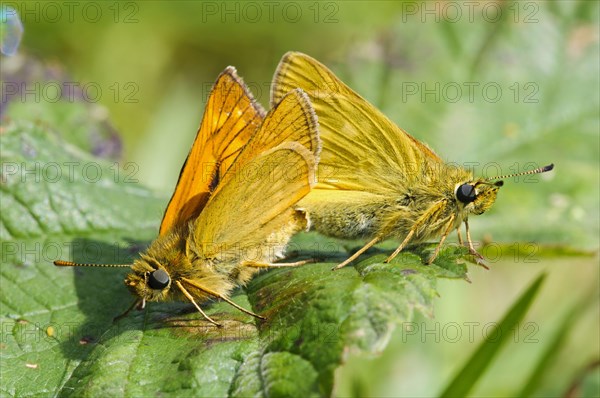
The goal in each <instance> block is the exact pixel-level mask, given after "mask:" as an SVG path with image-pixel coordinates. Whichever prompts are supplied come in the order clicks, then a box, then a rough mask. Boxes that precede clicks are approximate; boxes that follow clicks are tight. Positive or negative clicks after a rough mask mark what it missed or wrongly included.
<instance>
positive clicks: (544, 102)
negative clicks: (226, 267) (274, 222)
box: [2, 1, 600, 396]
mask: <svg viewBox="0 0 600 398" xmlns="http://www.w3.org/2000/svg"><path fill="white" fill-rule="evenodd" d="M75 3H76V4H75ZM75 3H69V2H65V3H63V2H4V4H8V5H11V6H13V7H14V8H15V9H17V11H19V13H20V14H21V19H22V20H23V24H24V27H25V34H24V38H23V42H22V44H21V47H20V49H19V53H18V54H17V55H16V56H14V57H11V58H6V57H3V59H2V62H3V68H2V69H3V70H2V74H3V88H2V89H3V94H2V97H3V107H4V109H3V117H5V118H6V117H9V118H15V119H17V118H28V119H33V120H39V121H42V122H46V123H49V124H51V125H55V126H56V127H57V130H58V131H59V132H60V131H61V129H60V126H61V124H64V125H67V122H71V123H72V122H73V121H72V120H69V121H65V120H61V119H60V116H56V115H61V114H62V113H61V112H60V109H61V106H64V104H65V103H69V102H73V101H69V98H65V95H66V93H65V92H63V93H62V94H63V98H62V99H61V100H60V101H50V100H49V97H50V94H48V93H44V91H43V87H44V86H43V84H44V83H43V82H44V81H46V82H47V81H52V79H58V78H59V77H60V79H61V80H63V81H68V82H71V83H73V84H74V85H75V86H79V87H84V88H86V89H87V90H89V91H87V92H86V91H85V90H84V94H85V97H84V101H83V102H84V103H85V106H87V107H91V108H92V110H93V114H95V115H97V117H98V118H99V119H102V120H104V121H105V122H106V126H107V127H106V131H109V132H111V131H117V132H118V134H119V135H120V137H121V138H122V150H120V145H119V143H118V141H117V142H116V143H114V148H112V149H110V150H106V151H105V152H102V151H100V152H101V154H103V155H105V156H108V157H113V158H116V159H118V160H119V161H121V162H123V164H124V163H125V162H134V163H135V164H137V166H138V167H139V168H138V169H136V170H137V172H136V174H135V177H136V178H138V179H139V180H140V182H141V183H142V184H145V185H148V186H150V187H152V188H154V189H156V190H157V191H160V192H163V193H164V196H165V203H166V200H167V198H168V196H169V193H170V192H171V190H172V189H173V186H174V184H175V182H176V179H177V175H178V173H179V169H180V167H181V164H182V162H183V159H184V158H185V155H186V153H187V151H188V150H189V146H190V144H191V142H192V140H193V139H194V136H195V133H196V129H197V126H198V124H199V122H200V119H201V116H202V109H203V103H204V101H205V99H206V97H207V95H208V92H209V90H210V87H211V85H212V83H213V81H214V79H215V78H216V77H217V75H218V73H219V72H220V71H221V70H223V69H224V68H225V67H226V66H227V65H234V66H235V67H236V68H237V70H238V73H239V74H240V76H242V77H243V78H244V80H245V81H246V83H247V84H248V85H249V86H250V88H251V90H252V91H253V92H254V94H255V96H256V97H257V98H258V100H259V101H260V102H261V103H262V104H263V105H265V106H268V100H269V85H270V79H271V76H272V74H273V72H274V70H275V67H276V65H277V63H278V61H279V59H280V58H281V56H282V55H283V54H284V53H285V52H286V51H290V50H295V51H302V52H305V53H307V54H309V55H311V56H313V57H315V58H317V59H318V60H320V61H321V62H323V63H325V64H326V65H328V66H329V67H331V68H332V69H333V70H334V71H335V72H336V73H337V74H338V75H339V76H340V77H341V78H342V80H344V81H345V82H346V83H348V84H349V85H350V86H351V87H352V88H354V89H355V90H356V91H358V92H359V93H360V94H361V95H363V96H364V97H366V98H367V99H369V100H370V101H372V102H373V103H374V104H375V105H377V106H378V107H379V108H380V109H381V110H382V111H383V112H384V113H385V114H387V115H388V116H389V117H390V118H391V119H392V120H393V121H395V122H396V123H397V124H398V125H400V126H401V127H403V128H404V129H405V130H407V131H408V132H409V133H411V134H412V135H414V136H415V137H416V138H418V139H421V140H423V141H425V142H427V143H428V144H429V145H430V146H431V147H432V148H434V150H436V152H437V153H438V154H440V155H441V156H442V157H443V158H444V159H447V160H448V161H451V162H457V163H461V164H466V165H473V166H474V167H475V171H476V174H485V175H487V176H492V175H495V174H500V173H503V174H505V173H511V172H515V171H522V170H525V169H527V168H532V167H533V165H534V164H535V165H538V166H541V165H543V164H547V163H551V162H553V163H555V165H556V168H555V171H553V172H552V173H547V174H546V175H542V176H537V177H534V178H531V179H523V178H521V179H520V180H519V181H516V182H515V183H512V182H510V181H509V182H508V183H507V184H506V185H505V187H504V188H503V189H502V192H501V193H500V194H499V198H498V200H497V203H496V204H495V206H494V208H493V209H492V211H490V212H489V214H486V215H484V216H483V217H478V218H476V219H474V220H473V221H472V222H471V224H472V229H473V233H474V238H475V239H476V240H478V241H486V242H488V243H490V242H491V243H492V244H490V245H488V246H487V247H485V248H484V249H483V253H484V254H486V255H487V256H488V257H489V258H492V260H491V268H492V270H491V271H484V270H482V269H479V268H475V269H473V270H472V271H471V279H472V282H473V283H472V284H470V285H467V284H464V283H460V282H456V281H441V282H440V286H439V289H440V295H441V297H440V299H439V300H438V303H437V304H436V313H435V318H434V319H426V318H419V319H417V320H416V322H415V323H414V324H411V325H408V326H409V327H410V328H409V329H408V330H406V329H405V328H398V330H397V331H396V332H395V333H394V334H393V335H392V336H390V345H389V346H388V347H387V349H386V350H385V351H384V352H383V353H382V355H381V356H378V357H376V358H364V357H355V356H352V355H351V354H350V355H349V357H348V364H347V365H346V366H345V367H344V368H342V369H341V370H340V371H339V373H338V377H339V385H338V387H337V390H336V394H338V395H340V396H347V395H371V396H375V395H376V396H431V395H434V394H436V393H439V391H440V390H441V389H442V388H443V387H444V386H445V385H446V383H447V382H448V380H449V379H450V378H451V377H452V376H453V374H454V373H455V372H456V371H457V370H458V369H459V368H460V367H461V366H462V364H463V363H464V362H465V361H466V360H467V359H468V356H469V354H470V353H471V352H472V351H473V350H474V349H475V348H476V346H477V344H478V342H480V341H481V340H482V339H483V338H484V337H485V330H486V327H487V326H488V325H490V324H491V323H493V322H496V321H498V319H499V318H500V317H501V315H502V314H503V313H504V311H505V310H506V309H507V308H508V307H509V306H510V303H512V301H513V300H514V299H515V298H516V297H517V296H518V295H519V294H520V292H521V291H522V290H523V289H524V288H525V287H526V286H527V285H528V283H529V282H530V281H531V280H532V279H533V278H534V277H535V276H536V275H538V274H539V273H540V272H541V271H546V272H548V280H547V281H546V283H545V285H544V286H543V288H542V291H541V294H540V296H539V297H538V298H537V300H536V302H535V303H534V306H533V307H532V309H531V311H530V312H529V314H528V317H527V319H526V320H525V323H524V324H523V325H521V326H520V328H519V330H516V331H515V337H514V339H513V341H512V343H511V344H510V346H507V347H505V349H504V350H503V352H502V355H501V356H500V357H499V358H498V360H497V361H496V362H494V364H493V366H492V368H491V369H489V371H488V372H487V374H486V376H485V378H483V379H482V380H481V382H480V383H479V384H478V385H477V388H476V389H475V390H474V392H473V393H474V394H475V395H478V396H481V395H493V396H502V395H510V394H511V393H514V392H515V391H517V390H518V386H520V385H521V384H522V383H523V382H524V380H526V379H527V378H528V376H529V375H530V373H531V371H532V367H533V366H534V364H535V363H536V362H537V360H538V359H539V357H540V356H541V355H542V352H543V351H544V348H545V347H547V345H548V344H549V342H550V341H551V340H552V338H553V337H554V336H555V334H556V332H557V328H558V327H559V325H560V322H561V320H562V319H563V318H564V316H565V314H566V313H568V312H570V311H572V308H575V307H576V308H579V309H580V311H579V314H578V316H577V317H576V318H575V319H574V320H573V321H572V324H571V325H570V327H569V328H568V334H567V336H566V337H565V340H564V342H563V343H562V344H561V345H560V346H559V352H557V353H556V354H557V356H556V358H554V361H553V362H552V363H549V364H548V367H547V368H546V371H545V372H544V374H543V377H542V382H541V386H542V387H541V388H540V389H539V390H538V391H537V392H536V394H538V395H540V396H556V395H562V394H564V393H565V392H566V391H567V390H568V389H569V387H570V386H571V385H572V383H574V382H575V380H577V378H578V376H579V375H580V374H582V373H581V372H582V371H583V369H584V368H585V367H586V366H587V365H588V364H590V363H592V362H594V361H595V360H597V359H598V357H599V350H600V347H599V333H600V329H599V303H598V293H599V286H598V283H599V279H598V278H599V273H598V256H597V250H598V241H599V236H600V232H599V231H600V215H599V203H600V192H599V184H598V183H599V181H600V173H599V170H598V165H599V160H600V130H599V129H600V127H599V119H600V110H599V109H600V99H599V92H600V91H599V85H600V82H599V74H600V66H599V54H598V52H599V51H598V50H599V36H600V35H599V25H598V14H599V7H598V4H599V3H598V2H596V1H556V2H531V1H523V2H510V1H502V2H478V1H474V2H399V1H372V2H371V1H349V2H333V1H323V2H260V1H258V2H233V1H232V2H212V1H206V2H199V1H198V2H195V1H171V2H167V1H148V2H89V3H88V2H75ZM34 66H35V67H34ZM32 75H33V76H35V79H41V81H42V86H38V87H41V89H38V91H39V92H38V94H39V97H38V98H37V99H36V101H31V98H32V95H30V96H29V99H28V97H26V96H24V95H23V94H22V93H21V94H16V95H13V96H11V97H10V99H9V101H8V102H6V103H4V98H5V97H6V96H7V90H8V86H5V85H4V82H7V81H12V82H15V81H19V79H23V80H29V78H30V77H31V76H32ZM7 76H10V78H7ZM57 76H59V77H57ZM86 99H87V100H86ZM32 102H35V103H34V104H32ZM106 131H105V132H103V134H107V133H106ZM78 134H79V135H80V137H79V139H80V140H82V141H85V140H93V139H94V138H93V137H91V136H89V135H88V134H89V132H86V130H85V126H82V129H81V131H79V132H78ZM92 146H93V145H92ZM466 162H472V163H466ZM499 251H502V253H503V255H502V256H499V255H498V254H499ZM574 306H575V307H574ZM456 325H458V327H456ZM415 328H416V329H415ZM415 330H416V331H415ZM456 330H458V333H459V335H458V336H456V333H455V331H456ZM599 377H600V376H599V374H598V371H597V367H596V370H595V372H592V373H587V374H586V376H585V377H584V382H582V383H581V386H584V387H582V390H581V391H583V392H584V395H586V394H587V395H590V393H589V392H590V391H591V392H592V393H591V395H594V392H595V393H596V394H597V392H598V388H599V387H598V386H599V385H600V380H599Z"/></svg>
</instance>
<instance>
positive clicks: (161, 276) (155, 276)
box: [148, 269, 171, 290]
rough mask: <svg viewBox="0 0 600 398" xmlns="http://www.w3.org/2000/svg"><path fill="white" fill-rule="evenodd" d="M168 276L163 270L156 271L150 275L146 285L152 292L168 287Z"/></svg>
mask: <svg viewBox="0 0 600 398" xmlns="http://www.w3.org/2000/svg"><path fill="white" fill-rule="evenodd" d="M170 280H171V278H169V274H167V271H165V270H164V269H157V270H156V271H154V272H152V273H151V274H150V277H149V278H148V285H149V286H150V287H151V288H152V289H154V290H161V289H164V288H165V287H167V286H168V285H169V281H170Z"/></svg>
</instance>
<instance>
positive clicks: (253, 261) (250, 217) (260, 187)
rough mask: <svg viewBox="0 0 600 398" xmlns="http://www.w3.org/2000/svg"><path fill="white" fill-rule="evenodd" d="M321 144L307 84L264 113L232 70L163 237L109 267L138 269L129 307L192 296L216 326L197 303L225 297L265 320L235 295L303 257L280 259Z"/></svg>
mask: <svg viewBox="0 0 600 398" xmlns="http://www.w3.org/2000/svg"><path fill="white" fill-rule="evenodd" d="M320 148H321V143H320V139H319V136H318V125H317V120H316V117H315V114H314V111H313V109H312V106H311V104H310V102H309V100H308V98H307V97H306V95H305V94H304V93H303V92H302V91H301V90H292V91H291V92H290V93H288V94H286V95H285V96H282V98H281V100H280V101H278V102H277V104H276V105H275V106H273V109H271V111H270V112H269V113H267V114H266V116H265V115H264V111H263V110H262V108H261V107H260V105H259V104H258V103H256V101H255V100H254V99H253V97H252V95H251V94H250V92H249V91H248V89H247V87H246V85H245V84H244V83H243V81H242V80H241V79H240V78H239V77H238V76H237V75H236V71H235V69H234V68H233V67H228V68H227V69H225V71H224V72H223V73H221V75H220V76H219V77H218V79H217V81H216V83H215V85H214V87H213V89H212V91H211V93H210V96H209V98H208V101H207V104H206V107H205V112H204V117H203V119H202V123H201V126H200V129H199V131H198V134H197V136H196V139H195V141H194V144H193V146H192V148H191V150H190V153H189V155H188V157H187V159H186V161H185V163H184V165H183V168H182V170H181V173H180V176H179V180H178V182H177V186H176V188H175V192H174V193H173V196H172V198H171V201H170V202H169V205H168V207H167V209H166V211H165V214H164V217H163V220H162V223H161V226H160V233H159V236H158V238H157V239H156V240H155V241H154V242H152V244H151V245H150V246H149V248H148V249H147V250H146V251H145V252H144V253H142V254H141V255H140V258H139V259H137V260H135V261H134V263H133V265H108V266H126V267H131V273H129V275H128V276H127V277H126V279H125V285H126V286H127V288H128V289H129V290H130V291H131V293H132V294H133V295H134V296H135V297H136V301H135V302H134V303H133V305H132V306H131V307H130V309H132V308H133V307H134V306H136V305H139V306H141V307H143V306H144V305H145V302H146V301H165V300H179V301H189V302H191V303H192V304H194V306H195V307H196V308H197V310H198V311H199V312H200V313H201V314H202V315H203V316H204V317H205V318H206V319H207V320H208V321H210V322H212V323H214V324H217V322H216V321H215V320H213V319H212V318H210V317H209V316H208V315H207V314H206V313H205V312H204V311H203V310H202V308H201V307H200V305H199V303H201V302H204V301H206V300H209V299H222V300H224V301H226V302H228V303H229V304H231V305H233V306H234V307H236V308H238V309H239V310H241V311H243V312H246V313H248V314H251V315H253V316H257V317H259V316H258V315H256V314H254V313H252V312H250V311H248V310H246V309H244V308H242V307H240V306H239V305H237V304H236V303H234V302H233V301H231V300H230V299H229V295H230V293H231V291H232V290H233V289H234V288H235V287H236V286H239V285H244V284H245V283H247V282H248V281H249V280H250V279H251V277H252V276H253V275H254V274H255V273H256V272H258V270H260V269H261V268H268V267H281V266H295V265H299V264H302V263H303V262H296V263H287V264H285V263H274V262H275V261H276V260H278V259H280V258H281V257H282V256H283V250H284V248H285V245H286V244H287V242H288V240H289V238H290V237H291V235H292V234H294V233H296V232H298V231H300V230H302V229H306V227H307V220H306V217H305V214H304V213H303V212H302V211H299V210H295V209H294V208H293V207H294V205H295V204H296V203H297V202H298V201H299V200H300V199H302V198H303V197H304V196H305V195H306V194H308V192H309V191H310V189H311V187H312V186H313V185H314V183H315V181H316V177H315V171H316V166H317V161H318V158H319V152H320ZM55 264H56V265H60V266H74V265H83V266H95V265H96V264H76V263H72V262H68V261H56V262H55ZM100 266H102V265H100ZM128 311H129V310H128ZM128 311H127V312H128Z"/></svg>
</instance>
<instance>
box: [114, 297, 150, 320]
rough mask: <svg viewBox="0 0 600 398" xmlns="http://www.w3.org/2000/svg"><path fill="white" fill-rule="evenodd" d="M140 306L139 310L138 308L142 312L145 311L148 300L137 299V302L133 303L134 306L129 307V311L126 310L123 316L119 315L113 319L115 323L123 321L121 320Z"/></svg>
mask: <svg viewBox="0 0 600 398" xmlns="http://www.w3.org/2000/svg"><path fill="white" fill-rule="evenodd" d="M140 304H141V305H140ZM138 305H139V308H138V309H140V310H141V309H143V308H144V306H145V305H146V300H144V299H136V300H135V301H134V302H133V303H132V304H131V305H130V306H129V308H127V309H126V310H125V312H124V313H122V314H121V315H117V316H116V317H114V318H113V322H117V321H118V320H119V319H121V318H125V317H126V316H127V314H129V313H130V312H131V310H132V309H133V308H134V307H136V306H138Z"/></svg>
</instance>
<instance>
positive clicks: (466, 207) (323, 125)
mask: <svg viewBox="0 0 600 398" xmlns="http://www.w3.org/2000/svg"><path fill="white" fill-rule="evenodd" d="M297 88H301V89H302V90H304V91H305V92H306V93H307V94H308V96H309V98H310V100H311V102H312V104H313V106H314V108H315V112H316V113H317V117H318V118H319V129H320V134H321V139H322V140H323V152H322V154H321V160H320V163H319V171H318V173H317V174H318V177H317V179H318V183H317V185H316V187H315V188H314V189H313V190H312V192H311V193H310V194H309V195H308V196H307V197H306V198H304V199H303V200H302V201H300V203H299V208H301V209H303V210H306V211H307V214H308V216H309V218H310V220H311V225H312V226H313V227H314V229H316V230H317V231H319V232H321V233H323V234H325V235H329V236H334V237H339V238H348V239H356V238H367V239H369V242H368V243H367V244H365V245H364V246H363V247H362V248H361V249H360V250H358V251H357V252H356V253H354V254H353V255H352V256H351V257H350V258H348V259H347V260H346V261H344V262H342V263H341V264H339V265H338V266H337V267H336V268H341V267H343V266H345V265H347V264H348V263H350V262H351V261H353V260H354V259H356V258H358V256H360V255H361V254H362V253H364V252H365V251H366V250H367V249H368V248H370V247H371V246H373V245H375V244H377V243H378V242H381V241H383V240H384V239H387V238H398V239H400V240H401V243H400V245H399V246H398V248H397V249H396V250H395V251H394V252H393V253H392V254H391V255H390V256H389V257H388V258H387V260H386V262H389V261H391V260H392V259H393V258H394V257H395V256H396V255H398V253H399V252H400V251H401V250H402V249H403V248H404V247H406V245H407V244H409V243H417V242H421V241H425V240H427V239H431V238H437V237H441V238H440V241H439V244H438V245H437V247H436V249H435V252H434V253H433V255H432V256H431V257H430V258H429V261H428V262H429V263H431V262H432V261H433V260H434V259H435V258H436V257H437V255H438V253H439V250H440V248H441V246H442V244H443V242H444V240H445V239H446V237H447V236H448V235H449V234H450V232H451V231H453V230H456V231H457V233H458V237H459V241H460V242H461V244H462V242H463V241H462V237H461V235H460V226H461V224H462V223H464V224H465V227H466V234H467V246H468V248H469V251H470V253H471V254H472V255H474V256H475V258H476V259H477V261H478V262H479V260H480V259H482V256H481V255H480V254H479V253H477V251H476V250H475V249H474V247H473V243H472V240H471V235H470V231H469V223H468V219H469V216H470V215H471V214H482V213H484V212H485V211H486V210H488V209H489V208H490V207H491V206H492V204H493V203H494V201H495V200H496V195H497V192H498V190H499V189H500V187H501V186H502V185H503V182H502V181H500V180H501V179H502V178H508V177H511V176H499V177H495V178H487V179H484V178H474V177H473V175H472V173H471V172H470V171H468V170H466V169H464V168H462V167H459V166H455V165H451V164H447V163H445V162H444V161H443V160H442V159H441V158H440V157H439V156H438V155H436V154H435V153H434V152H433V150H431V149H430V148H429V147H428V146H426V145H425V144H423V143H421V142H419V141H418V140H417V139H415V138H414V137H412V136H411V135H409V134H408V133H406V132H405V131H404V130H402V129H401V128H399V127H398V126H396V125H395V124H394V123H392V122H391V121H390V120H389V119H388V118H387V117H386V116H385V115H383V114H382V113H381V112H380V111H379V110H378V109H377V108H375V107H374V106H373V105H371V104H370V103H369V102H367V101H366V100H365V99H363V98H362V97H361V96H360V95H358V94H357V93H355V92H354V91H352V90H351V89H350V88H349V87H348V86H346V85H345V84H344V83H342V82H341V81H340V80H339V79H338V78H337V77H336V76H335V75H334V74H333V72H331V71H330V70H329V69H327V67H325V66H324V65H322V64H321V63H319V62H318V61H316V60H315V59H313V58H311V57H309V56H307V55H305V54H301V53H298V52H289V53H287V54H285V55H284V57H283V59H282V60H281V62H280V64H279V66H278V68H277V71H276V72H275V76H274V78H273V86H272V89H271V101H272V103H277V102H278V101H280V100H281V99H282V98H283V96H284V95H286V93H288V92H290V91H291V90H294V89H297ZM552 168H553V165H549V166H546V167H541V168H539V169H536V170H531V171H528V172H525V173H519V174H515V175H521V174H533V173H542V172H545V171H549V170H552ZM481 264H483V263H481Z"/></svg>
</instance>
